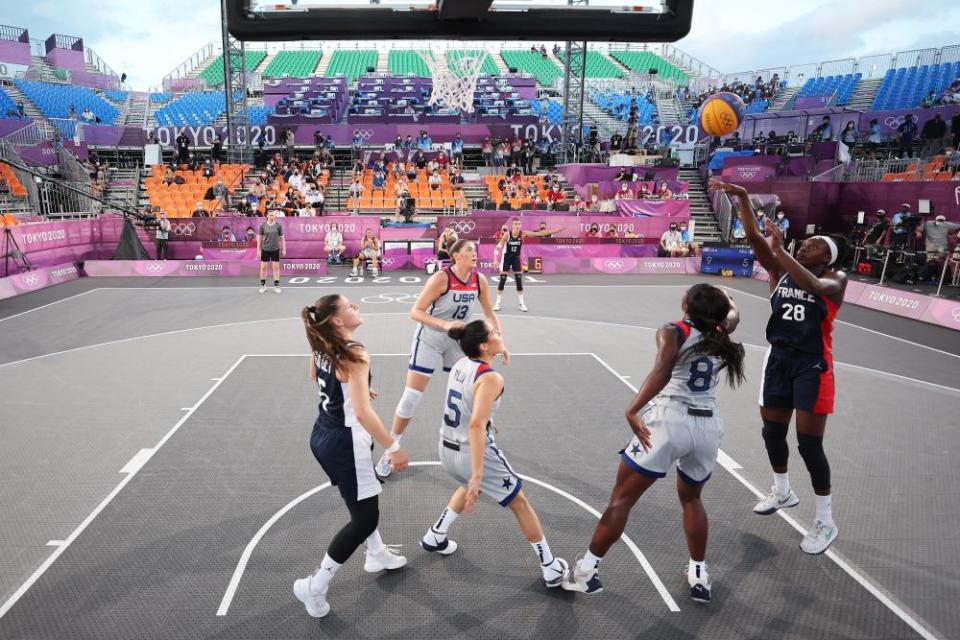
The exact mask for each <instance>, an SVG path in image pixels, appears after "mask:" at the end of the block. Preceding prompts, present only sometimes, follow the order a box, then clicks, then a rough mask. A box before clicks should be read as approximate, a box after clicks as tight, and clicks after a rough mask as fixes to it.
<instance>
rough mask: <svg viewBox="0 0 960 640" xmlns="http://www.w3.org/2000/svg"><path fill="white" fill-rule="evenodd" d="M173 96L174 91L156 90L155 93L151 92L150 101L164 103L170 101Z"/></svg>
mask: <svg viewBox="0 0 960 640" xmlns="http://www.w3.org/2000/svg"><path fill="white" fill-rule="evenodd" d="M171 98H173V94H172V93H158V92H154V93H151V94H150V102H154V103H156V104H162V103H164V102H169V101H170V99H171Z"/></svg>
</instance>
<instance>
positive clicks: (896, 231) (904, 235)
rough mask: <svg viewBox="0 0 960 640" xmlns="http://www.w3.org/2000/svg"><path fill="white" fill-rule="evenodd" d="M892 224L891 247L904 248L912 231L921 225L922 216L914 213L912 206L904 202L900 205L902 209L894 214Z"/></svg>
mask: <svg viewBox="0 0 960 640" xmlns="http://www.w3.org/2000/svg"><path fill="white" fill-rule="evenodd" d="M890 224H891V226H892V229H891V235H890V248H891V249H903V248H904V246H905V245H906V244H907V240H908V239H909V238H910V233H911V232H913V231H915V230H916V229H917V227H918V226H919V225H920V218H919V216H917V215H916V214H915V213H913V209H912V208H911V206H910V205H909V204H908V203H906V202H904V203H903V204H902V205H900V211H898V212H896V213H895V214H893V220H891V221H890Z"/></svg>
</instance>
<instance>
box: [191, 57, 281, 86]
mask: <svg viewBox="0 0 960 640" xmlns="http://www.w3.org/2000/svg"><path fill="white" fill-rule="evenodd" d="M266 57H267V52H266V51H247V52H245V54H244V66H245V67H246V69H247V71H253V70H254V69H256V68H257V67H258V66H260V63H261V62H263V61H264V59H265V58H266ZM199 77H200V79H201V80H203V81H204V82H206V83H207V84H208V85H209V86H211V87H219V86H220V85H222V84H223V55H222V54H221V55H219V56H217V57H215V58H213V59H212V60H211V61H210V63H209V64H207V66H206V67H204V69H203V71H201V72H200V76H199Z"/></svg>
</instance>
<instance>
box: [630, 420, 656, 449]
mask: <svg viewBox="0 0 960 640" xmlns="http://www.w3.org/2000/svg"><path fill="white" fill-rule="evenodd" d="M627 422H628V423H629V424H630V430H631V431H633V434H634V435H635V436H637V439H638V440H640V446H641V447H643V452H644V453H646V452H648V451H650V447H652V446H653V441H652V439H651V435H650V429H649V428H647V425H646V424H644V422H643V420H641V419H640V418H639V416H637V415H634V414H631V415H628V416H627Z"/></svg>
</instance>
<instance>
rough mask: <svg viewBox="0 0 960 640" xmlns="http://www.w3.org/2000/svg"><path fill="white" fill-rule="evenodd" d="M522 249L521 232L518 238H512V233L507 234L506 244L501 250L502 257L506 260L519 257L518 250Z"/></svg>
mask: <svg viewBox="0 0 960 640" xmlns="http://www.w3.org/2000/svg"><path fill="white" fill-rule="evenodd" d="M522 248H523V231H521V232H520V235H519V236H516V237H514V235H513V232H512V231H508V232H507V244H506V246H505V247H504V248H503V255H504V256H506V257H507V258H512V257H514V256H518V257H519V256H520V250H521V249H522Z"/></svg>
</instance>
